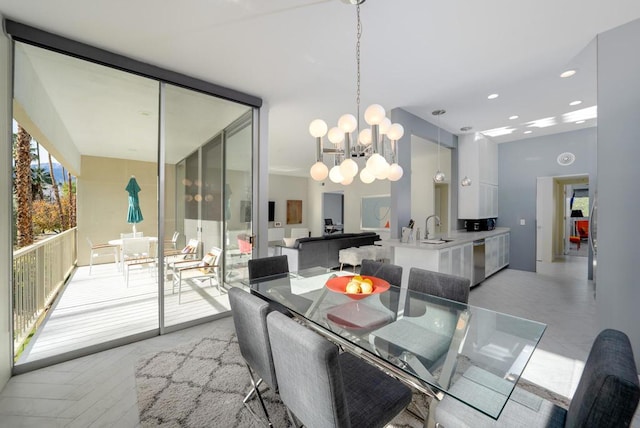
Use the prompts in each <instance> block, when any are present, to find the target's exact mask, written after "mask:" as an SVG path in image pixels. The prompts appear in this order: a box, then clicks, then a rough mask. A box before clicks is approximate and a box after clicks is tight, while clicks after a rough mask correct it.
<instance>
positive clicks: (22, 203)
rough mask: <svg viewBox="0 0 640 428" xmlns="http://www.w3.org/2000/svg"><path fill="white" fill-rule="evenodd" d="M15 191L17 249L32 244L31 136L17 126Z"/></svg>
mask: <svg viewBox="0 0 640 428" xmlns="http://www.w3.org/2000/svg"><path fill="white" fill-rule="evenodd" d="M14 156H15V165H16V166H15V171H16V172H15V191H16V203H17V213H16V217H17V218H16V222H17V229H18V242H17V244H18V247H25V246H27V245H31V244H33V227H32V221H31V191H32V188H31V135H29V133H28V132H27V131H26V130H25V129H24V128H23V127H22V126H20V125H18V136H17V141H16V149H15V154H14Z"/></svg>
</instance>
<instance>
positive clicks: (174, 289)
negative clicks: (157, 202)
mask: <svg viewBox="0 0 640 428" xmlns="http://www.w3.org/2000/svg"><path fill="white" fill-rule="evenodd" d="M163 87H164V93H163V99H164V111H165V112H166V113H165V121H164V146H165V153H166V159H165V170H166V171H167V173H166V181H165V195H166V209H165V221H164V223H163V224H164V225H165V233H164V236H165V241H166V240H168V238H170V237H172V236H173V235H174V234H175V232H177V233H178V234H179V238H178V242H179V245H177V246H176V250H178V251H172V250H173V249H172V248H167V249H166V250H165V251H164V253H165V255H166V256H165V258H164V264H165V269H164V279H165V288H164V325H165V326H166V327H168V328H171V327H173V326H175V325H179V324H184V323H191V322H193V321H194V320H201V319H206V318H209V317H214V316H216V315H219V314H221V313H225V312H227V311H228V310H229V300H228V298H227V294H226V291H227V288H228V287H229V286H230V285H229V284H228V283H227V282H226V281H225V279H227V278H228V277H229V275H227V272H228V269H229V264H228V263H227V262H228V261H229V260H234V261H236V260H237V258H233V259H231V258H230V256H229V254H231V253H233V254H236V253H238V251H237V244H236V242H235V236H234V240H233V241H232V240H230V238H229V233H230V232H229V231H230V230H232V231H236V230H241V231H242V232H243V233H245V232H247V231H248V235H250V234H251V224H252V221H251V209H250V208H249V210H248V211H247V212H245V213H242V214H243V215H245V216H246V215H248V217H242V229H238V227H237V225H238V224H240V222H239V220H240V215H241V213H240V208H239V207H237V209H236V211H235V212H234V210H233V206H232V205H233V203H234V202H235V201H236V199H237V197H236V196H234V195H233V192H234V191H235V192H236V195H242V196H243V197H242V201H243V203H244V204H247V203H248V204H249V206H250V204H251V200H252V197H251V186H250V183H251V169H250V168H249V178H248V183H249V187H248V188H247V187H246V186H245V183H246V181H245V179H246V177H245V175H246V174H241V177H240V178H237V177H236V174H235V173H234V172H231V171H230V170H229V168H228V167H227V164H228V162H226V161H225V152H229V150H231V149H230V145H231V144H237V137H235V136H236V135H239V134H238V126H239V125H238V123H239V120H240V118H245V117H249V118H251V115H250V113H251V109H250V108H248V107H246V106H243V105H240V104H237V103H232V102H230V101H225V100H221V99H219V98H216V97H212V96H210V95H207V94H203V93H199V92H195V91H191V90H188V89H184V88H180V87H177V86H173V85H164V86H163ZM247 113H249V114H248V115H247ZM242 125H243V126H244V127H248V128H249V129H250V128H251V126H250V125H251V121H250V120H249V122H247V121H246V120H243V121H242ZM229 135H232V136H234V137H231V138H230V137H229ZM250 142H251V141H249V143H250ZM248 149H249V150H248V151H246V150H245V151H243V145H242V144H237V148H234V149H233V150H232V151H233V152H234V153H236V152H237V156H240V154H242V158H243V159H244V160H245V161H246V160H247V159H249V160H250V159H251V144H249V145H248ZM249 163H250V161H249ZM169 171H173V174H171V173H169ZM171 176H173V179H171ZM230 177H231V178H230ZM239 189H242V191H240V190H239ZM247 191H248V192H249V193H248V194H246V192H247ZM238 205H239V203H238ZM247 225H248V229H247ZM231 242H232V243H233V245H231ZM183 244H184V247H182V246H181V245H183Z"/></svg>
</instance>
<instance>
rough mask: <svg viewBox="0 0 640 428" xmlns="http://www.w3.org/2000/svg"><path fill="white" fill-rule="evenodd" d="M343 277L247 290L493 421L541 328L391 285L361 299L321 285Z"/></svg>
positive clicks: (280, 281)
mask: <svg viewBox="0 0 640 428" xmlns="http://www.w3.org/2000/svg"><path fill="white" fill-rule="evenodd" d="M344 275H353V274H350V273H347V272H335V271H328V270H327V269H325V268H313V269H309V270H306V271H302V272H298V273H290V274H283V275H278V276H274V277H267V278H262V279H260V280H259V281H257V282H254V283H252V284H247V285H248V286H249V287H250V288H251V290H253V292H255V293H258V294H260V295H261V296H263V297H265V298H266V299H268V300H270V301H272V302H275V303H276V304H277V305H282V306H284V307H285V308H286V309H287V310H289V311H290V312H291V313H293V314H294V315H296V316H297V317H299V318H302V319H305V320H307V322H308V324H309V325H310V326H312V327H314V328H315V329H316V331H319V332H320V333H326V334H327V335H329V336H331V337H334V338H340V339H341V341H342V344H343V345H345V344H346V345H348V346H349V348H350V349H349V350H350V351H351V352H355V353H359V354H361V355H366V356H367V357H368V358H367V359H368V360H370V361H372V362H373V363H374V364H375V363H380V364H381V365H382V366H383V367H387V368H389V367H393V368H394V369H395V370H394V373H395V374H396V375H400V376H402V377H403V378H404V379H405V380H407V381H409V382H410V383H412V384H413V385H414V386H415V385H416V384H419V385H422V386H425V387H426V388H427V391H425V392H427V393H431V394H435V395H436V396H438V398H441V396H442V395H441V394H442V393H444V394H447V395H450V396H452V397H454V398H456V399H458V400H460V401H462V402H463V403H465V404H467V405H469V406H471V407H473V408H475V409H477V410H478V411H480V412H482V413H485V414H486V415H488V416H490V417H492V418H494V419H497V418H498V416H499V415H500V412H501V411H502V409H503V408H504V406H505V404H506V403H507V400H508V399H509V397H510V395H511V393H512V391H513V389H514V387H515V384H516V383H517V381H518V379H519V378H520V375H521V374H522V372H523V371H524V368H525V366H526V365H527V363H528V361H529V358H530V357H531V354H532V353H533V351H534V350H535V348H536V346H537V345H538V342H539V341H540V339H541V337H542V334H543V333H544V330H545V328H546V325H545V324H542V323H539V322H536V321H531V320H527V319H523V318H519V317H515V316H512V315H507V314H504V313H499V312H495V311H492V310H489V309H484V308H480V307H475V306H471V305H468V304H463V303H459V302H455V301H451V300H447V299H442V298H438V297H435V296H431V295H428V294H424V293H419V292H415V291H410V290H408V289H406V288H400V287H397V286H395V285H393V284H391V285H390V287H389V289H388V290H386V291H384V292H382V293H379V294H371V295H368V296H366V297H362V298H358V299H354V298H352V297H349V296H348V295H346V294H343V293H340V292H335V291H331V290H330V289H329V288H328V287H326V283H327V281H328V280H330V279H331V278H334V277H336V276H344ZM461 379H464V381H462V382H459V381H460V380H461ZM456 384H458V386H457V387H456ZM461 385H464V387H462V386H461Z"/></svg>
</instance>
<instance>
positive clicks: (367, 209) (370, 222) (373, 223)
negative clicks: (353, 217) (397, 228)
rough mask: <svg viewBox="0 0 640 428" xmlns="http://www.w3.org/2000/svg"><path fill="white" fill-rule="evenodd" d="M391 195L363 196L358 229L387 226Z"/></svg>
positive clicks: (386, 227) (382, 228)
mask: <svg viewBox="0 0 640 428" xmlns="http://www.w3.org/2000/svg"><path fill="white" fill-rule="evenodd" d="M390 212H391V196H390V195H376V196H363V197H362V205H361V207H360V229H362V230H384V229H388V228H389V218H390V216H389V214H390Z"/></svg>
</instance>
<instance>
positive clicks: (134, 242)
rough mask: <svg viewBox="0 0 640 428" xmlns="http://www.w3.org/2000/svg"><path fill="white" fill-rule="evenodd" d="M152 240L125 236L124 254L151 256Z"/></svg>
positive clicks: (123, 242)
mask: <svg viewBox="0 0 640 428" xmlns="http://www.w3.org/2000/svg"><path fill="white" fill-rule="evenodd" d="M150 249H151V240H150V239H149V238H125V239H123V240H122V255H123V257H125V258H126V257H129V256H136V257H138V256H149V255H150Z"/></svg>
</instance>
